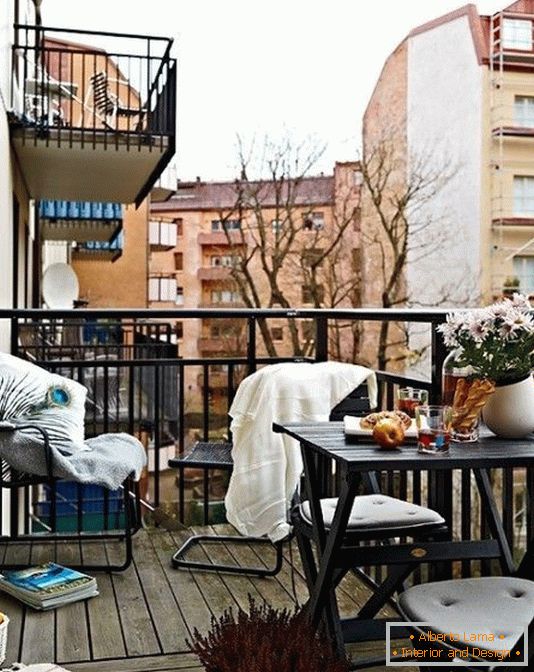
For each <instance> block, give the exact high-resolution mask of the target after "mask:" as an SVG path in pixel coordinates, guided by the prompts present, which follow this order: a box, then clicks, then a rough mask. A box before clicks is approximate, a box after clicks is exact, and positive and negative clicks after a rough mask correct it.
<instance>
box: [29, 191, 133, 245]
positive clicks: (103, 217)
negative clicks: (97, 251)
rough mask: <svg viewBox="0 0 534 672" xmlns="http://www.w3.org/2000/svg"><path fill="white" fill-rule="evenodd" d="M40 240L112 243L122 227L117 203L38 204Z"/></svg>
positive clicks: (51, 202)
mask: <svg viewBox="0 0 534 672" xmlns="http://www.w3.org/2000/svg"><path fill="white" fill-rule="evenodd" d="M39 219H40V222H41V238H42V239H43V240H68V241H73V242H78V243H85V242H90V241H104V242H108V241H112V240H113V239H114V238H115V236H117V234H118V233H119V231H120V230H121V228H122V205H121V203H101V202H91V201H39Z"/></svg>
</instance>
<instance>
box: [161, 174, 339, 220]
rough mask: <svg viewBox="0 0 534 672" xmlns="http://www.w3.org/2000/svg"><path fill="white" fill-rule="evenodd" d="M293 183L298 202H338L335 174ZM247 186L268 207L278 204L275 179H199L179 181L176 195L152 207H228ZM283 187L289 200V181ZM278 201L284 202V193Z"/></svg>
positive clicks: (169, 208)
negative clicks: (213, 180)
mask: <svg viewBox="0 0 534 672" xmlns="http://www.w3.org/2000/svg"><path fill="white" fill-rule="evenodd" d="M290 184H291V185H292V186H293V187H294V189H295V193H294V194H293V195H291V202H292V204H294V205H297V206H298V205H303V206H305V205H319V204H321V205H327V204H333V202H334V177H333V176H332V175H319V176H317V177H305V178H302V179H301V180H299V181H298V182H294V181H293V182H292V183H290ZM244 187H246V188H247V190H249V191H252V192H254V194H257V198H258V200H259V201H261V203H262V205H263V206H264V207H274V206H275V205H276V200H277V198H276V194H275V188H274V185H273V183H272V182H267V181H266V182H262V181H251V182H245V183H240V182H237V181H229V182H202V181H201V180H200V179H197V180H196V181H195V182H178V185H177V190H176V194H175V195H174V196H172V197H171V198H170V199H169V200H168V201H165V202H164V203H153V204H152V206H151V209H152V211H153V212H172V211H189V210H221V209H228V208H232V207H234V206H235V204H236V199H237V197H238V194H239V189H240V188H244ZM283 189H284V193H283V195H282V199H285V198H287V194H288V191H287V183H286V184H285V185H284V186H283ZM282 202H283V201H282ZM278 203H279V204H280V203H281V200H280V196H278Z"/></svg>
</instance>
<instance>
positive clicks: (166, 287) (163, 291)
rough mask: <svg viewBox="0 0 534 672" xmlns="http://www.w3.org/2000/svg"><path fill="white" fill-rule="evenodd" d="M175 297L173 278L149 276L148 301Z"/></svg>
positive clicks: (174, 281)
mask: <svg viewBox="0 0 534 672" xmlns="http://www.w3.org/2000/svg"><path fill="white" fill-rule="evenodd" d="M175 297H176V279H175V278H149V279H148V300H149V301H174V300H175Z"/></svg>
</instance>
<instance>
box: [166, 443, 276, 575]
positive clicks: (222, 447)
mask: <svg viewBox="0 0 534 672" xmlns="http://www.w3.org/2000/svg"><path fill="white" fill-rule="evenodd" d="M169 467H171V468H173V469H178V471H179V474H180V485H181V487H180V502H179V503H180V512H181V514H182V515H183V511H184V504H185V501H184V488H183V478H184V470H185V469H202V470H203V471H204V492H203V495H204V524H205V525H207V524H208V522H209V486H210V471H211V470H212V469H219V470H221V471H227V472H231V471H232V469H233V468H234V462H233V460H232V445H231V444H230V443H223V442H218V443H217V442H209V441H199V442H198V443H195V445H194V446H193V449H192V450H191V452H190V453H188V454H187V455H185V456H183V457H175V458H172V459H170V460H169ZM251 542H252V543H258V544H263V545H265V544H267V545H269V546H271V545H273V544H272V542H271V541H270V540H269V539H267V538H266V537H247V536H237V535H235V536H231V535H226V536H218V535H208V534H197V535H194V536H192V537H190V538H189V539H188V540H187V541H186V542H185V543H184V544H183V545H182V546H181V547H180V548H179V549H178V550H177V551H176V553H175V554H174V555H173V556H172V566H173V567H175V568H179V567H183V568H188V569H202V570H213V571H219V572H228V573H230V574H254V575H256V576H275V575H276V574H278V572H279V571H280V569H281V567H282V560H283V556H282V542H278V543H276V544H274V547H275V551H276V557H275V563H274V566H273V567H264V566H263V567H262V566H256V567H238V566H236V565H225V564H213V563H208V562H201V561H197V560H188V559H187V558H186V554H187V552H188V551H190V550H191V548H193V547H195V546H197V545H198V544H202V543H233V544H249V543H251Z"/></svg>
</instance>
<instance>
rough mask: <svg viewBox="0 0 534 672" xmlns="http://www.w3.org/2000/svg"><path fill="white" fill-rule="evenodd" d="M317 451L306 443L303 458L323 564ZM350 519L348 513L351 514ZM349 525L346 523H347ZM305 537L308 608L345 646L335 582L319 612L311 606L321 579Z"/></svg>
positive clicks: (337, 643) (312, 617)
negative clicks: (314, 452)
mask: <svg viewBox="0 0 534 672" xmlns="http://www.w3.org/2000/svg"><path fill="white" fill-rule="evenodd" d="M315 457H316V455H314V454H312V452H311V451H307V450H305V448H304V447H302V458H303V463H304V473H305V477H306V479H305V482H306V496H307V498H308V501H309V502H310V508H311V514H312V529H313V537H314V540H315V543H316V545H317V554H318V557H319V566H320V565H321V563H322V560H321V556H322V554H323V552H324V550H325V547H326V545H327V541H326V539H327V537H326V529H325V525H324V519H323V512H322V509H321V497H322V496H323V495H324V492H323V489H322V486H323V484H324V483H323V478H322V475H321V472H320V470H318V468H317V463H316V461H315ZM355 488H356V486H354V494H355V492H356V489H355ZM352 501H354V495H353V496H352ZM351 508H352V502H351V504H350V508H349V513H350V510H351ZM347 520H348V516H347ZM345 526H346V523H345ZM343 535H344V532H342V533H341V536H340V540H339V544H341V541H342V539H343ZM331 536H332V530H330V532H329V534H328V539H330V537H331ZM303 541H304V548H303V550H304V552H305V558H304V557H303V562H304V563H305V565H307V569H305V573H306V575H307V577H306V578H307V580H308V590H309V592H310V602H308V605H307V610H308V616H309V618H310V620H311V621H312V623H313V624H314V626H315V627H319V624H320V621H321V619H323V623H324V627H325V630H326V633H327V634H328V636H330V637H331V639H332V641H333V642H334V644H335V646H336V648H337V649H338V650H339V651H342V650H343V646H344V644H343V634H342V632H341V621H340V617H339V612H338V608H337V602H336V596H335V588H334V586H333V584H332V583H330V584H329V585H327V586H326V592H325V595H324V596H323V598H322V599H323V601H322V603H321V604H320V605H319V607H317V608H316V610H315V613H313V612H312V610H311V596H312V595H313V593H314V586H315V585H316V584H317V580H318V571H317V565H316V563H315V559H314V557H313V553H312V552H311V546H310V547H309V548H306V541H305V540H303ZM332 571H333V570H332Z"/></svg>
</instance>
